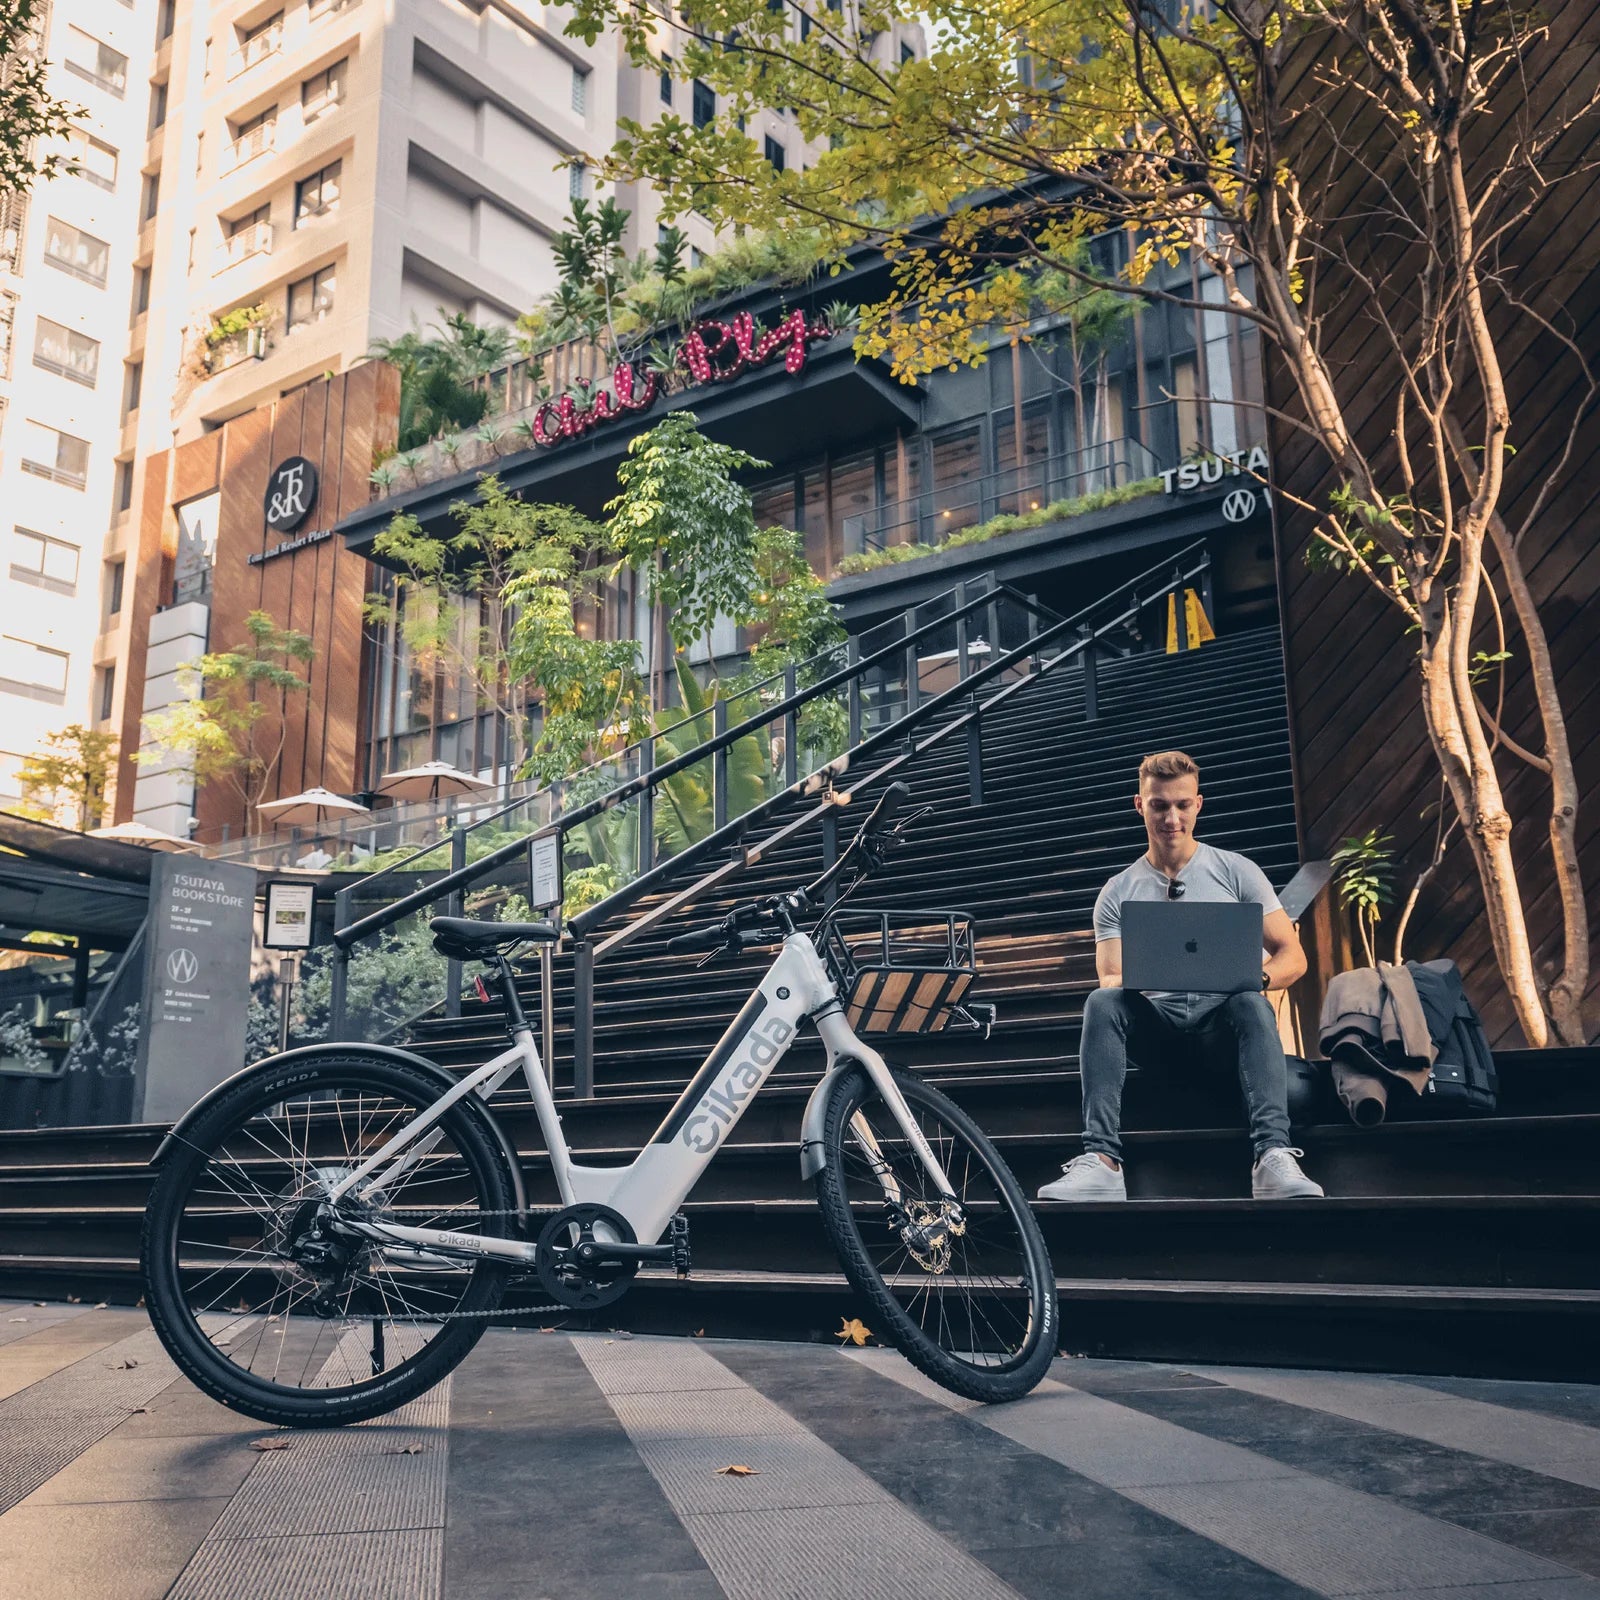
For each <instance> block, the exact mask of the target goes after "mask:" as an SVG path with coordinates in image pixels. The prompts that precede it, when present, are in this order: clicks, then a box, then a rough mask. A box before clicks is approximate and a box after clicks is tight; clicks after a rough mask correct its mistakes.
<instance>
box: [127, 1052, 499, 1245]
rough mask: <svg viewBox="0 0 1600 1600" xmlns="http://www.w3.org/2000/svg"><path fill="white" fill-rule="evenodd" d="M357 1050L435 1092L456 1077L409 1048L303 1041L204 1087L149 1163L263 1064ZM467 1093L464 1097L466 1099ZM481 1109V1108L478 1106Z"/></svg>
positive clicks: (495, 1130) (493, 1124)
mask: <svg viewBox="0 0 1600 1600" xmlns="http://www.w3.org/2000/svg"><path fill="white" fill-rule="evenodd" d="M356 1051H359V1052H360V1053H361V1054H362V1055H370V1056H386V1057H388V1059H389V1060H391V1061H396V1062H403V1063H404V1064H405V1065H406V1066H408V1067H411V1068H413V1069H414V1070H415V1071H418V1072H425V1073H426V1074H427V1075H428V1076H429V1077H430V1078H432V1079H433V1080H434V1082H435V1083H437V1084H438V1086H439V1093H440V1094H444V1093H446V1092H447V1091H448V1090H451V1089H453V1088H455V1086H456V1083H457V1081H458V1080H457V1079H456V1078H455V1077H454V1076H452V1075H451V1074H450V1073H448V1072H446V1071H445V1069H444V1068H443V1067H441V1066H439V1065H438V1064H437V1063H436V1062H433V1061H429V1060H428V1058H427V1057H426V1056H419V1055H416V1054H415V1053H413V1052H412V1051H410V1050H401V1049H399V1048H398V1047H396V1046H395V1045H392V1044H307V1045H301V1046H300V1047H299V1049H297V1050H283V1051H280V1052H279V1053H278V1054H277V1055H275V1056H263V1057H262V1059H261V1060H260V1061H255V1062H252V1063H251V1064H250V1065H249V1066H248V1067H242V1068H241V1069H240V1070H239V1071H238V1072H235V1073H233V1074H231V1075H230V1076H229V1077H226V1078H224V1079H223V1080H222V1082H221V1083H219V1084H217V1085H216V1086H215V1087H214V1088H212V1089H208V1090H207V1091H206V1092H205V1093H204V1094H203V1095H201V1097H200V1098H199V1099H198V1100H196V1101H195V1103H194V1104H193V1105H192V1106H190V1107H189V1109H188V1110H187V1111H185V1112H184V1114H183V1115H182V1116H181V1117H179V1118H178V1120H177V1121H176V1122H175V1123H173V1125H172V1127H171V1128H170V1129H168V1131H167V1134H166V1137H165V1138H163V1139H162V1141H161V1143H160V1144H159V1145H157V1146H156V1152H155V1154H154V1155H153V1156H151V1157H150V1165H151V1166H152V1167H159V1166H160V1165H161V1163H162V1162H163V1161H165V1160H166V1159H167V1158H168V1156H170V1155H171V1154H172V1152H173V1151H174V1150H175V1149H176V1148H177V1147H178V1145H179V1144H180V1143H182V1142H183V1136H184V1133H185V1132H186V1130H188V1129H189V1128H191V1127H193V1126H194V1124H195V1123H196V1122H197V1121H198V1120H199V1119H200V1118H201V1117H202V1116H204V1115H205V1113H206V1112H207V1111H209V1110H210V1109H211V1107H212V1106H213V1105H215V1104H216V1103H217V1101H218V1100H220V1099H221V1098H222V1097H223V1095H225V1094H227V1093H229V1092H230V1091H231V1090H233V1089H236V1088H238V1086H239V1085H240V1084H241V1083H243V1082H244V1080H245V1079H246V1078H248V1077H250V1076H251V1075H252V1074H254V1073H257V1072H260V1071H261V1069H262V1068H263V1067H280V1066H282V1065H283V1064H284V1062H286V1061H306V1060H314V1059H315V1058H316V1057H318V1056H338V1055H350V1054H352V1053H353V1052H356ZM470 1098H471V1096H470V1095H469V1096H468V1099H470ZM480 1109H481V1108H480ZM486 1121H487V1122H488V1124H489V1129H490V1132H491V1133H492V1134H493V1135H494V1138H495V1142H496V1143H497V1144H498V1145H499V1146H500V1153H501V1154H502V1155H503V1156H504V1157H505V1158H506V1165H507V1167H509V1168H510V1171H511V1188H512V1193H513V1195H514V1196H515V1198H516V1203H517V1214H518V1215H519V1216H524V1217H525V1216H526V1215H527V1211H528V1199H527V1193H526V1190H525V1189H524V1187H523V1183H522V1164H521V1163H520V1162H519V1161H518V1160H517V1152H516V1149H515V1147H514V1146H513V1145H512V1143H511V1141H510V1139H508V1138H507V1137H506V1133H505V1129H503V1128H502V1127H501V1126H500V1124H499V1122H498V1121H496V1119H495V1118H493V1117H487V1118H486Z"/></svg>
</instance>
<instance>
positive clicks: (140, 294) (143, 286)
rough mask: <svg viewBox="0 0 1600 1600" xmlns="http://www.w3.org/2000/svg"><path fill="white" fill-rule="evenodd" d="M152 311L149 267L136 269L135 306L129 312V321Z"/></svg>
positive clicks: (134, 279) (134, 281)
mask: <svg viewBox="0 0 1600 1600" xmlns="http://www.w3.org/2000/svg"><path fill="white" fill-rule="evenodd" d="M149 309H150V269H149V267H135V268H134V269H133V305H132V306H131V307H130V308H129V311H128V321H129V322H132V321H133V320H134V318H135V317H142V316H143V315H144V314H145V312H147V311H148V310H149Z"/></svg>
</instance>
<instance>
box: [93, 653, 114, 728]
mask: <svg viewBox="0 0 1600 1600" xmlns="http://www.w3.org/2000/svg"><path fill="white" fill-rule="evenodd" d="M99 678H100V693H99V696H98V699H99V702H100V706H99V710H100V715H99V720H100V721H101V722H109V721H110V720H111V710H112V707H113V706H114V705H115V704H116V699H117V668H116V664H115V663H114V662H113V663H111V664H110V665H107V666H104V667H101V668H100V669H99Z"/></svg>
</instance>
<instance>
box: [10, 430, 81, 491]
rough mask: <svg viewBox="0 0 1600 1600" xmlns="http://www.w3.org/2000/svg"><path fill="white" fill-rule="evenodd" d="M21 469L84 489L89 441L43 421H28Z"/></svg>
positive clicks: (71, 486) (39, 476)
mask: <svg viewBox="0 0 1600 1600" xmlns="http://www.w3.org/2000/svg"><path fill="white" fill-rule="evenodd" d="M25 426H26V429H27V433H26V436H25V438H24V439H23V442H22V470H23V471H24V472H31V473H33V475H34V476H35V477H38V478H49V479H51V480H52V481H53V482H55V483H64V484H67V485H68V486H69V487H70V488H73V489H81V488H82V487H83V486H84V484H85V483H86V482H87V481H88V478H89V441H88V440H87V439H79V438H78V437H77V436H76V435H74V434H70V433H62V432H61V430H60V429H59V428H51V427H47V426H46V425H45V424H44V423H42V422H32V421H30V422H28V423H27V424H25Z"/></svg>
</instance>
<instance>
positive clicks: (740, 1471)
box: [717, 1462, 761, 1478]
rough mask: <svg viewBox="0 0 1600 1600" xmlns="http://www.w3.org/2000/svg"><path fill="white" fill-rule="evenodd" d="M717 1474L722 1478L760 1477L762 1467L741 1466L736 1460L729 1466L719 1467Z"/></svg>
mask: <svg viewBox="0 0 1600 1600" xmlns="http://www.w3.org/2000/svg"><path fill="white" fill-rule="evenodd" d="M717 1476H718V1477H720V1478H758V1477H760V1476H761V1468H760V1467H746V1466H741V1465H740V1464H739V1463H738V1462H735V1463H734V1464H733V1465H732V1466H729V1467H718V1468H717Z"/></svg>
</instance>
